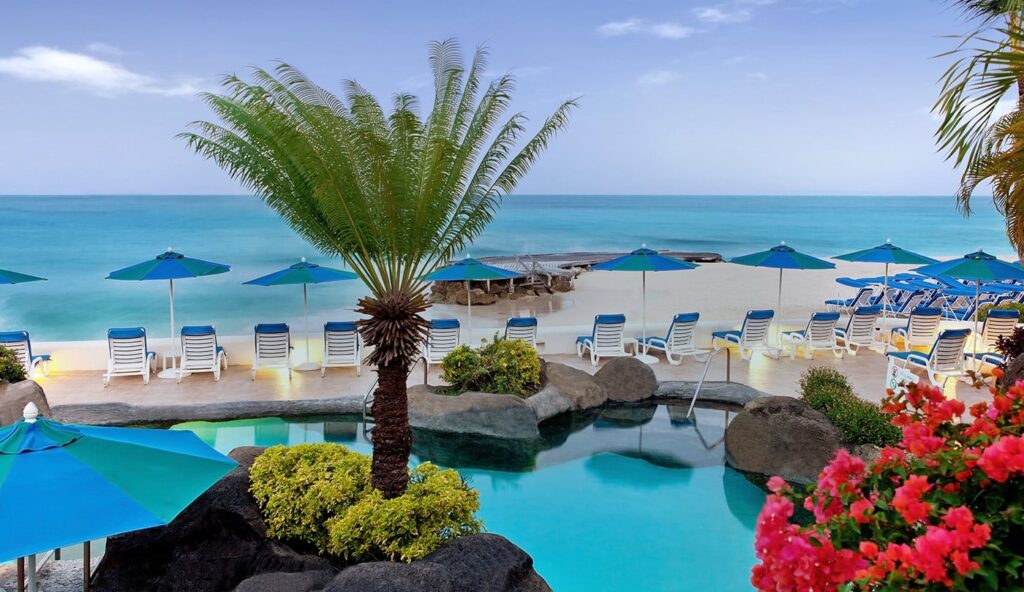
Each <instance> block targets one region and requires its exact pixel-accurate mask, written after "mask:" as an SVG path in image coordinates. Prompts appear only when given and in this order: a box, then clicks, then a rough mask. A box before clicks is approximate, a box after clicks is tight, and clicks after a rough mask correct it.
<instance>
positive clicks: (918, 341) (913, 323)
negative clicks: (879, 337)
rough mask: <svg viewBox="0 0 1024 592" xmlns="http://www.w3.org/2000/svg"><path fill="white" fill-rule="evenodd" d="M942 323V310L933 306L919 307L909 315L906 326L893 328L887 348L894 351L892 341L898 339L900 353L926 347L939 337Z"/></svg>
mask: <svg viewBox="0 0 1024 592" xmlns="http://www.w3.org/2000/svg"><path fill="white" fill-rule="evenodd" d="M941 321H942V309H941V308H938V307H933V306H919V307H917V308H915V309H914V310H913V312H911V313H910V317H909V318H908V319H907V324H906V325H904V326H902V327H893V329H892V331H890V333H889V348H890V349H895V346H894V345H893V341H894V340H895V339H896V338H897V337H899V338H900V340H901V348H900V350H901V351H910V350H912V349H914V348H915V347H928V346H929V345H931V344H932V343H933V342H934V341H935V338H936V337H937V336H938V335H939V323H940V322H941Z"/></svg>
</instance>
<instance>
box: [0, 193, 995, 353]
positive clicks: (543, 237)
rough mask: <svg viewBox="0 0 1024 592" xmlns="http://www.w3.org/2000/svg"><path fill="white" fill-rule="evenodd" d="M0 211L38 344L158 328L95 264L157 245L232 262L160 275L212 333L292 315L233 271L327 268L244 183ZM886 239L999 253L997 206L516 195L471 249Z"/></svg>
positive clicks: (828, 247) (317, 300)
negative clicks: (227, 192) (189, 274)
mask: <svg viewBox="0 0 1024 592" xmlns="http://www.w3.org/2000/svg"><path fill="white" fill-rule="evenodd" d="M0 220H2V228H3V235H4V240H3V243H4V246H3V249H2V251H0V268H2V269H9V270H14V271H20V272H23V273H29V274H33V275H39V276H42V277H46V278H48V280H49V281H46V282H35V283H30V284H19V285H14V286H10V285H4V286H0V330H14V329H18V330H22V329H24V330H28V331H30V332H31V334H32V338H33V339H34V340H37V341H56V340H83V339H104V338H105V335H106V329H107V328H109V327H115V326H135V325H142V326H146V327H148V328H149V330H150V332H151V334H153V335H155V336H164V335H166V332H167V329H166V327H167V324H168V321H167V314H168V313H167V306H168V303H167V285H166V282H120V281H110V280H105V279H104V277H106V275H107V273H109V272H110V271H113V270H116V269H120V268H122V267H126V266H128V265H131V264H134V263H137V262H139V261H143V260H145V259H148V258H151V257H154V256H156V255H157V254H159V253H160V252H162V251H163V250H165V249H166V248H167V247H173V248H174V249H175V250H176V251H178V252H180V253H184V254H185V255H188V256H191V257H196V258H200V259H207V260H211V261H216V262H219V263H226V264H229V265H231V266H232V270H231V272H230V273H226V274H222V275H219V276H212V277H206V278H198V279H188V280H181V281H179V282H176V284H175V304H176V320H177V322H178V325H179V326H180V325H182V324H211V323H212V324H214V325H216V326H217V330H218V332H220V333H222V334H246V333H248V332H250V331H251V330H252V326H253V325H254V324H255V323H257V322H279V321H284V322H290V323H292V326H293V327H295V328H297V329H298V328H301V324H300V323H301V318H302V290H301V288H299V287H298V286H282V287H269V288H267V287H258V286H244V285H242V282H244V281H247V280H250V279H253V278H255V277H257V276H260V275H264V274H266V273H270V272H272V271H276V270H278V269H280V268H282V267H285V266H287V265H290V264H291V263H294V262H295V261H297V260H298V259H299V257H302V256H305V257H307V258H308V259H309V260H311V261H314V262H318V263H321V264H327V265H333V266H341V264H340V263H339V262H337V261H334V262H332V261H330V260H329V259H327V258H325V257H323V256H321V255H320V254H319V253H317V252H316V251H315V250H314V249H313V248H312V247H311V246H310V245H308V244H307V243H306V242H305V241H303V240H302V239H300V238H299V237H298V236H297V235H295V233H293V232H292V231H291V230H290V229H289V228H288V226H287V225H286V224H285V223H284V222H283V221H282V220H281V219H280V218H278V216H277V215H276V214H275V213H274V212H272V211H271V210H270V209H269V208H267V207H266V206H265V205H263V204H262V203H261V202H260V201H259V200H258V199H256V198H253V197H246V196H146V195H138V196H134V195H133V196H4V197H0ZM886 238H891V239H892V241H893V242H894V243H896V244H898V245H900V246H902V247H904V248H908V249H912V250H915V251H919V252H921V253H924V254H928V255H932V256H955V255H959V254H962V253H966V252H969V251H973V250H976V249H977V248H979V247H982V248H984V249H986V250H987V251H989V252H992V253H995V254H998V255H1001V256H1008V255H1010V253H1011V252H1012V249H1011V248H1010V245H1009V243H1008V242H1007V240H1006V236H1005V234H1004V230H1003V221H1002V218H1001V217H1000V216H999V214H998V212H996V211H995V209H994V208H993V207H992V206H991V204H990V202H989V201H988V200H987V199H985V198H979V199H978V200H977V204H976V211H975V213H974V214H973V215H972V217H971V218H969V219H966V220H965V219H964V218H963V216H961V215H960V214H959V213H958V212H957V210H956V208H955V202H954V200H953V198H952V197H927V196H921V197H842V196H829V197H794V196H763V197H762V196H743V197H729V196H641V195H636V196H589V195H578V196H576V195H574V196H568V195H558V196H545V195H528V196H527V195H523V196H511V197H508V198H506V199H505V201H504V203H503V205H502V207H501V209H500V210H499V211H498V213H497V215H496V217H495V220H494V221H493V223H492V224H491V225H490V226H489V227H488V229H487V231H486V232H485V233H484V235H483V236H481V237H480V238H479V239H478V240H477V241H476V242H475V244H474V245H473V247H472V248H471V249H470V254H472V255H473V256H474V257H482V256H487V255H514V254H522V253H550V252H565V251H584V250H622V251H626V250H630V249H633V248H636V247H639V246H640V245H641V244H646V245H647V246H648V247H650V248H653V249H671V250H679V251H712V252H717V253H721V254H722V255H723V256H725V257H732V256H736V255H742V254H745V253H749V252H753V251H759V250H763V249H766V248H768V247H771V246H773V245H775V244H777V243H778V242H779V241H781V240H785V241H786V242H787V244H789V245H791V246H793V247H794V248H796V249H798V250H801V251H804V252H806V253H809V254H812V255H816V256H819V257H831V256H834V255H838V254H841V253H844V252H847V251H851V250H855V249H861V248H867V247H870V246H873V245H876V244H879V243H881V242H883V241H885V239H886ZM363 292H364V289H363V287H362V285H361V284H360V283H359V282H358V281H350V282H338V283H334V284H324V285H319V286H310V307H311V312H312V313H313V317H314V318H316V319H317V320H318V321H320V320H321V319H322V318H324V315H331V316H332V317H339V318H337V319H336V320H343V319H342V318H340V317H346V318H348V317H351V316H352V315H353V313H351V308H352V307H353V306H354V304H355V301H356V299H357V298H358V297H359V296H360V295H361V294H362V293H363ZM346 309H347V310H346Z"/></svg>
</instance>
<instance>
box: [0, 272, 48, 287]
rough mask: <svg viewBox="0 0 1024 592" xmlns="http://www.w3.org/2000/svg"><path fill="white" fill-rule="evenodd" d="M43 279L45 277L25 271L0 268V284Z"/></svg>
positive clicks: (43, 280) (22, 282) (41, 280)
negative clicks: (19, 271)
mask: <svg viewBox="0 0 1024 592" xmlns="http://www.w3.org/2000/svg"><path fill="white" fill-rule="evenodd" d="M45 281H46V278H41V277H36V276H34V275H28V274H27V273H18V272H17V271H8V270H6V269H0V284H24V283H27V282H45Z"/></svg>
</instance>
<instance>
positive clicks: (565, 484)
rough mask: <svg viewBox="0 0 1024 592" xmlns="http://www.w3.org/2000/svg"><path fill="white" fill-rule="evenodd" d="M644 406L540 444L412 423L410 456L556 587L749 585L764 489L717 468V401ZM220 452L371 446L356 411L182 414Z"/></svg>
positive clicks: (577, 423)
mask: <svg viewBox="0 0 1024 592" xmlns="http://www.w3.org/2000/svg"><path fill="white" fill-rule="evenodd" d="M685 412H686V409H685V408H680V407H668V406H658V407H646V408H637V409H620V410H608V411H605V412H603V413H601V414H600V415H591V416H588V417H577V418H574V419H572V420H566V422H564V423H563V424H562V425H557V426H552V427H549V428H547V429H546V430H545V433H544V442H543V443H542V444H540V445H539V446H536V447H531V446H527V447H525V449H520V450H512V449H508V448H505V447H491V448H488V446H487V445H486V443H483V442H480V441H470V440H459V439H453V438H451V437H449V436H435V435H432V434H425V433H417V435H416V436H417V437H416V444H414V459H413V462H420V461H422V460H431V461H434V462H437V463H438V464H444V465H447V466H453V467H455V468H457V469H458V470H459V471H460V473H461V474H462V475H463V477H464V478H466V479H467V480H468V481H470V482H471V484H472V486H473V487H474V488H476V489H477V490H478V491H479V492H480V504H481V509H480V516H481V518H483V520H484V522H485V524H486V527H487V530H488V531H490V532H495V533H499V534H502V535H504V536H506V537H508V538H509V539H511V540H512V541H513V542H515V543H516V544H517V545H519V546H520V547H522V548H523V549H525V550H526V551H527V552H528V553H530V555H531V556H533V558H534V561H535V564H536V568H537V571H538V572H539V573H540V574H541V575H542V576H544V578H545V579H546V580H547V581H548V583H549V584H550V585H551V587H552V588H553V589H554V590H556V591H558V592H563V591H568V592H571V591H577V590H578V591H584V590H586V591H596V590H615V591H620V590H621V591H650V592H658V591H677V590H748V589H750V584H749V573H750V568H751V567H752V566H753V564H754V554H753V527H754V522H755V519H756V516H757V512H758V511H759V509H760V507H761V504H762V503H763V501H764V495H763V494H762V493H761V491H760V490H759V489H758V488H757V487H755V486H753V485H752V484H750V483H749V482H748V481H747V480H746V479H744V478H743V477H742V476H741V475H740V474H739V473H736V472H735V471H733V470H731V469H729V468H727V467H725V466H724V465H723V454H724V450H723V449H724V444H723V443H722V438H723V437H724V430H725V426H726V422H727V421H728V416H729V414H727V413H726V412H725V411H722V410H715V409H697V412H696V421H695V422H686V421H682V420H681V419H682V417H683V416H684V415H685ZM175 428H177V429H191V430H193V431H195V432H196V433H197V434H198V435H199V436H200V437H201V438H203V439H204V440H205V441H206V442H208V443H209V444H211V445H212V446H214V447H216V448H217V449H218V450H221V451H222V452H228V451H230V450H231V449H233V448H235V447H236V446H245V445H260V446H270V445H274V444H288V445H292V444H298V443H301V442H324V441H331V442H339V443H343V444H346V445H348V446H350V447H352V448H353V449H355V450H359V451H362V452H369V451H370V445H369V443H368V442H367V441H366V439H365V438H364V437H363V433H362V429H361V426H360V424H359V423H358V421H357V420H356V419H355V418H347V417H334V418H303V419H301V420H281V419H277V418H271V419H259V420H243V421H235V422H222V423H206V422H191V423H188V424H181V425H178V426H175Z"/></svg>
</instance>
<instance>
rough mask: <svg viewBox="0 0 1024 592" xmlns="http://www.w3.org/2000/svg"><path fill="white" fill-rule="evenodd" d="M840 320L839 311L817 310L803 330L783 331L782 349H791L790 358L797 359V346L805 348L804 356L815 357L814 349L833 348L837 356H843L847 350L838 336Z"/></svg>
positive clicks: (810, 358)
mask: <svg viewBox="0 0 1024 592" xmlns="http://www.w3.org/2000/svg"><path fill="white" fill-rule="evenodd" d="M837 322H839V313H838V312H816V313H814V314H812V315H811V319H810V320H809V321H807V328H806V329H804V330H802V331H785V332H783V333H782V349H783V351H785V350H786V349H788V350H789V358H790V359H791V360H794V359H796V350H797V348H801V347H802V348H803V349H804V357H806V358H807V359H808V360H812V359H814V351H815V350H819V349H827V350H831V351H832V354H833V355H835V357H837V358H841V357H843V352H844V351H845V350H844V348H842V347H841V346H840V345H839V342H838V340H837V338H836V323H837Z"/></svg>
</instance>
